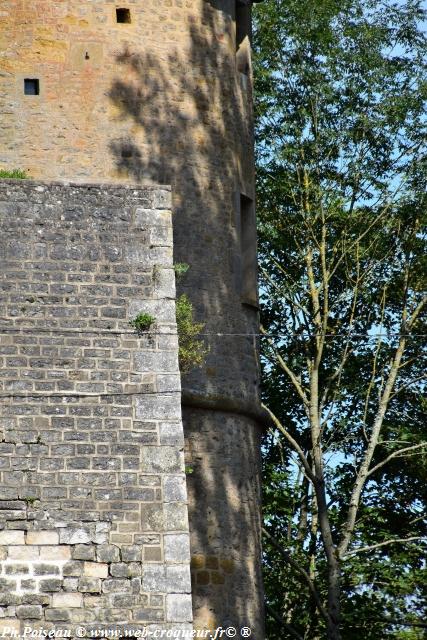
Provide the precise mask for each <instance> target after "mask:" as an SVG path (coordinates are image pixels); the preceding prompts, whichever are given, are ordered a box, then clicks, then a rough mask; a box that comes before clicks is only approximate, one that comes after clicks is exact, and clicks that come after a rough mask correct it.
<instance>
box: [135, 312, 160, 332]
mask: <svg viewBox="0 0 427 640" xmlns="http://www.w3.org/2000/svg"><path fill="white" fill-rule="evenodd" d="M155 321H156V319H155V318H154V317H153V316H151V315H150V314H149V313H138V315H137V316H135V318H133V319H132V320H129V324H130V326H131V327H133V328H134V329H135V331H136V332H137V333H138V334H141V333H144V332H146V331H149V330H150V328H151V327H152V325H153V324H154V323H155Z"/></svg>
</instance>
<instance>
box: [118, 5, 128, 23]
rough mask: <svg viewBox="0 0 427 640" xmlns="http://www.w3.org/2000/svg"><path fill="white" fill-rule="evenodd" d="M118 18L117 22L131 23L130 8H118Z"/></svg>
mask: <svg viewBox="0 0 427 640" xmlns="http://www.w3.org/2000/svg"><path fill="white" fill-rule="evenodd" d="M116 18H117V22H120V23H122V24H130V23H131V18H130V9H127V8H121V9H116Z"/></svg>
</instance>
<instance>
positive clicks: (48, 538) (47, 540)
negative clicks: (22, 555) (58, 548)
mask: <svg viewBox="0 0 427 640" xmlns="http://www.w3.org/2000/svg"><path fill="white" fill-rule="evenodd" d="M27 544H38V545H57V544H59V534H58V532H57V531H28V532H27Z"/></svg>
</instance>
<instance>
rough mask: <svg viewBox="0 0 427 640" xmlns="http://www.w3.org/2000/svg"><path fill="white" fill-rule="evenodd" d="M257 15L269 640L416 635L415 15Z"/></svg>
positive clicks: (420, 480) (418, 186) (418, 102)
mask: <svg viewBox="0 0 427 640" xmlns="http://www.w3.org/2000/svg"><path fill="white" fill-rule="evenodd" d="M255 18H256V21H255V43H256V44H255V49H256V50H255V54H256V55H255V72H256V110H257V113H256V116H257V121H256V136H257V154H258V215H259V221H260V229H259V234H260V245H259V253H260V272H261V302H262V318H263V328H262V331H263V334H264V339H263V343H264V349H263V365H264V404H265V408H266V411H267V412H268V414H269V416H270V419H271V423H272V428H271V429H270V432H269V435H268V437H267V438H266V440H265V449H264V450H265V476H266V481H267V483H266V491H265V503H266V514H265V522H266V524H265V534H266V544H265V554H266V587H267V605H268V611H269V620H270V631H271V633H270V636H269V640H273V638H283V637H289V638H291V637H292V638H294V637H295V638H307V639H309V640H315V639H316V638H321V637H325V634H326V637H327V638H328V639H329V640H339V639H341V638H345V639H356V638H360V637H362V635H363V637H364V638H366V639H371V638H372V639H374V638H375V639H379V638H384V637H390V638H408V639H409V638H417V637H421V636H420V635H418V636H417V634H419V633H422V632H423V626H422V625H423V624H424V620H425V611H424V616H423V610H422V606H423V604H422V603H423V601H424V602H425V596H426V591H427V585H426V581H425V578H424V579H423V578H422V569H423V568H425V561H424V560H423V544H424V542H425V539H426V538H425V535H426V523H425V520H424V519H423V517H422V504H423V500H424V499H425V481H426V477H427V474H426V470H427V461H426V442H425V433H424V428H423V417H424V416H425V400H423V398H422V395H423V391H424V389H425V377H424V376H425V369H424V367H423V364H424V363H423V355H425V350H424V349H423V337H424V336H425V334H426V331H425V308H426V304H427V296H426V293H425V289H426V287H425V272H426V271H425V262H426V261H425V229H426V227H425V224H426V221H427V214H426V203H427V198H426V189H425V187H426V169H427V153H426V111H425V105H426V99H427V83H426V73H425V72H426V63H425V53H426V39H425V36H424V34H423V33H422V26H423V20H424V19H425V12H424V11H423V9H422V7H421V2H420V1H418V0H408V1H407V2H406V3H404V4H401V3H394V2H391V0H363V1H362V0H323V1H322V2H319V1H318V0H308V1H307V2H299V1H298V0H287V1H286V2H285V1H283V0H268V1H267V2H265V3H264V4H263V5H260V6H259V7H258V8H257V9H256V12H255ZM424 419H425V417H424ZM417 625H420V626H417ZM279 629H280V631H279ZM424 631H425V629H424Z"/></svg>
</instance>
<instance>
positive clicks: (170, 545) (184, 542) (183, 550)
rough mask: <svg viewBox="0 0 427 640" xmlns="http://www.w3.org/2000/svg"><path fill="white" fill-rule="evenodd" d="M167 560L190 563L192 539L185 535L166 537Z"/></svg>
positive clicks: (168, 535)
mask: <svg viewBox="0 0 427 640" xmlns="http://www.w3.org/2000/svg"><path fill="white" fill-rule="evenodd" d="M164 547H165V560H166V561H167V562H190V538H189V535H188V534H185V533H173V534H166V535H165V536H164Z"/></svg>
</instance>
